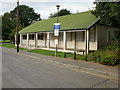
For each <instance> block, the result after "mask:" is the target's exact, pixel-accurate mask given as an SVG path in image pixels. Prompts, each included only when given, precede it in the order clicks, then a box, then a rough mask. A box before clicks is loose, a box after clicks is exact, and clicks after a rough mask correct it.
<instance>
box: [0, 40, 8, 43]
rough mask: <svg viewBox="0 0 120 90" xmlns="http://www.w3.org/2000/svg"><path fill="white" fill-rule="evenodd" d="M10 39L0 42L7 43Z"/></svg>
mask: <svg viewBox="0 0 120 90" xmlns="http://www.w3.org/2000/svg"><path fill="white" fill-rule="evenodd" d="M9 42H10V40H3V41H0V43H9Z"/></svg>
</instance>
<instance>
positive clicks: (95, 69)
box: [19, 50, 118, 80]
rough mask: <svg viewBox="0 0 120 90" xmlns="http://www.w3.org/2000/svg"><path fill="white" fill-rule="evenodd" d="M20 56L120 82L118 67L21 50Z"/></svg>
mask: <svg viewBox="0 0 120 90" xmlns="http://www.w3.org/2000/svg"><path fill="white" fill-rule="evenodd" d="M19 54H21V55H25V56H29V57H32V58H36V59H42V60H44V61H46V62H49V63H52V64H55V65H59V66H63V67H66V68H70V69H74V70H80V71H83V72H86V73H91V74H96V75H99V76H102V77H108V78H111V79H115V80H118V66H106V65H101V64H99V63H94V62H89V61H88V62H85V61H82V60H72V59H67V58H60V57H54V56H45V55H40V54H36V53H30V52H26V51H24V50H21V51H20V52H19Z"/></svg>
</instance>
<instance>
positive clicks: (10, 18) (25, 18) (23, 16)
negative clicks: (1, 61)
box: [2, 5, 41, 41]
mask: <svg viewBox="0 0 120 90" xmlns="http://www.w3.org/2000/svg"><path fill="white" fill-rule="evenodd" d="M39 20H41V18H40V14H37V13H35V12H34V9H33V8H30V7H28V6H26V5H20V6H19V21H20V22H19V23H20V26H19V27H20V28H19V30H21V29H22V28H21V27H26V26H28V25H30V24H31V23H33V22H36V21H39ZM15 32H16V8H15V9H14V10H12V11H10V13H5V14H4V15H3V16H2V39H3V40H7V39H10V40H11V41H14V34H15Z"/></svg>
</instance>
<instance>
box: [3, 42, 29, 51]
mask: <svg viewBox="0 0 120 90" xmlns="http://www.w3.org/2000/svg"><path fill="white" fill-rule="evenodd" d="M1 46H3V47H7V48H14V49H16V46H15V44H11V43H9V44H2V45H1ZM19 49H20V50H27V49H26V48H19Z"/></svg>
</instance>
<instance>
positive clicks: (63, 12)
mask: <svg viewBox="0 0 120 90" xmlns="http://www.w3.org/2000/svg"><path fill="white" fill-rule="evenodd" d="M68 14H71V12H70V11H69V10H67V9H61V10H60V11H59V12H58V16H64V15H68ZM53 17H57V13H54V14H50V16H49V18H53Z"/></svg>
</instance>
